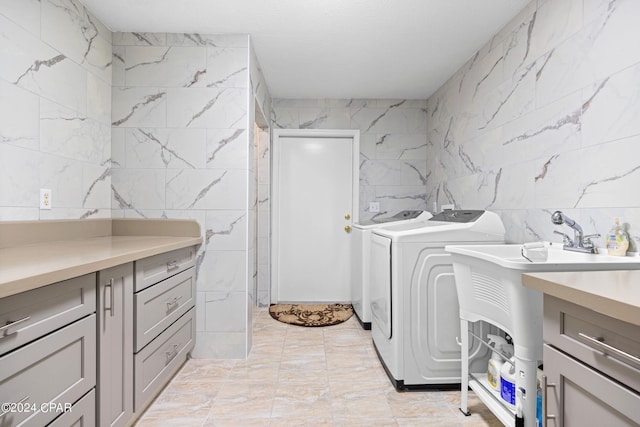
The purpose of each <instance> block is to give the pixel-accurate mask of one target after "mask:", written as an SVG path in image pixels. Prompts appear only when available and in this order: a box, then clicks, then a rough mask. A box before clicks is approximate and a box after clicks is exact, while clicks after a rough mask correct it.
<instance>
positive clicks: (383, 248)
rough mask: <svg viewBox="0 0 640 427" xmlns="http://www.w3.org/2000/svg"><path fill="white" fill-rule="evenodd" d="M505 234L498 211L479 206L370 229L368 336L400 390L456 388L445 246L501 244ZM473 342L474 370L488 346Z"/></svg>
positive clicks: (454, 316) (454, 322) (453, 307)
mask: <svg viewBox="0 0 640 427" xmlns="http://www.w3.org/2000/svg"><path fill="white" fill-rule="evenodd" d="M504 233H505V229H504V225H503V224H502V221H501V220H500V217H499V216H498V215H496V214H495V213H493V212H486V211H478V210H448V211H444V212H440V213H438V214H437V215H435V216H434V217H433V218H431V219H429V220H427V221H422V222H414V223H411V224H402V225H395V226H389V227H387V228H386V229H374V230H372V234H371V288H370V292H371V336H372V338H373V343H374V346H375V348H376V351H377V353H378V357H379V358H380V361H381V362H382V365H383V366H384V368H385V370H386V372H387V375H388V376H389V379H390V380H391V382H392V384H393V385H394V387H395V388H396V389H397V390H408V389H423V388H445V387H447V388H449V387H451V388H453V387H459V385H460V370H461V360H460V358H461V353H460V347H459V345H458V341H457V337H458V336H459V335H460V315H459V306H458V297H457V293H456V285H455V278H454V274H453V266H452V263H451V254H449V253H448V252H446V251H445V250H444V247H445V245H448V244H453V242H455V244H458V245H464V244H489V243H496V244H498V243H504ZM476 333H480V334H482V333H486V332H485V331H482V330H476ZM473 341H474V346H473V348H470V350H469V354H470V359H473V360H474V362H472V364H471V368H470V369H471V372H473V369H474V368H478V371H481V370H486V363H487V358H488V356H489V354H488V350H487V349H486V348H485V347H481V346H479V344H477V340H473Z"/></svg>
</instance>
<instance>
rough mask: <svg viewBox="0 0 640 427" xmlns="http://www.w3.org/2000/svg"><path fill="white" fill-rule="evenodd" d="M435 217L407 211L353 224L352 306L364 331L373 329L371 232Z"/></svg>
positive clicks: (426, 213) (421, 212) (427, 213)
mask: <svg viewBox="0 0 640 427" xmlns="http://www.w3.org/2000/svg"><path fill="white" fill-rule="evenodd" d="M432 216H433V215H431V213H429V212H427V211H417V210H407V211H401V212H398V213H397V214H395V215H393V216H390V217H383V218H375V219H373V220H368V221H362V222H360V223H359V224H353V226H352V232H351V234H352V236H353V241H352V242H351V251H352V252H351V260H352V266H351V304H352V305H353V311H354V312H355V314H356V318H357V319H358V321H359V322H360V325H361V326H362V328H364V329H367V330H368V329H371V309H370V306H371V304H370V300H369V255H370V252H371V245H370V241H371V230H373V229H374V228H386V227H388V226H389V225H398V224H407V223H411V222H416V221H424V220H427V219H429V218H431V217H432Z"/></svg>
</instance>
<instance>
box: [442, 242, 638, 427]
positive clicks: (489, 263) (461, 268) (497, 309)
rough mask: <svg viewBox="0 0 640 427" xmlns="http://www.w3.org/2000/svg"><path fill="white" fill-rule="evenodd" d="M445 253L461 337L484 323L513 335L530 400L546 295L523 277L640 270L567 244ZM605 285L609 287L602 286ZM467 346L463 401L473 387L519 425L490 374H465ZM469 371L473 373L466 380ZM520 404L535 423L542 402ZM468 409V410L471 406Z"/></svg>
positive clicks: (631, 260)
mask: <svg viewBox="0 0 640 427" xmlns="http://www.w3.org/2000/svg"><path fill="white" fill-rule="evenodd" d="M445 250H446V251H447V252H449V253H451V261H452V264H453V271H454V274H455V281H456V291H457V293H458V303H459V307H460V333H461V334H462V336H463V337H464V336H465V335H466V334H467V331H468V330H469V323H470V322H477V321H484V322H489V323H490V324H492V325H495V326H497V327H498V328H500V329H502V330H503V331H505V332H507V333H508V334H509V335H511V337H512V338H513V344H514V359H515V369H516V372H518V376H517V377H516V389H517V390H522V394H523V395H525V396H535V395H536V394H535V393H536V373H537V366H538V364H539V363H540V362H541V361H542V347H543V341H542V294H541V293H540V292H538V291H536V290H534V289H531V288H527V287H525V286H524V285H523V284H522V274H523V273H528V272H540V271H567V272H572V271H587V270H638V269H640V257H616V256H610V255H608V254H606V255H605V254H603V255H600V254H590V253H583V252H573V251H568V250H565V249H563V245H562V244H561V243H549V242H539V243H533V244H526V245H514V244H510V245H473V246H469V245H467V246H465V245H449V246H446V247H445ZM525 256H526V257H525ZM602 286H603V287H605V286H607V284H606V283H602ZM462 344H463V351H462V359H463V381H462V385H461V389H462V393H463V396H462V402H466V393H467V388H468V387H470V388H471V389H473V390H474V391H475V392H476V394H477V395H478V396H479V397H480V399H481V400H482V401H483V402H485V404H487V405H488V406H489V407H490V409H491V410H492V411H493V412H494V413H495V414H496V415H497V416H498V418H499V419H500V420H501V421H502V422H503V423H505V425H513V422H514V415H515V412H514V408H509V407H507V406H505V405H503V404H496V402H501V400H500V398H499V397H496V395H495V392H493V391H492V389H491V388H490V387H489V385H488V383H486V374H480V373H470V372H468V371H464V366H465V362H466V363H468V357H469V356H468V352H465V350H464V348H465V347H468V342H467V341H465V340H464V339H463V341H462ZM465 358H466V360H465ZM465 372H467V373H468V375H467V376H466V377H465V375H464V374H465ZM483 375H484V376H483ZM485 383H486V384H485ZM467 386H468V387H467ZM492 394H493V395H492ZM516 399H517V405H518V406H519V407H521V408H522V410H523V413H524V419H525V420H527V419H529V420H531V419H533V420H535V413H536V412H535V411H536V399H522V398H518V397H517V398H516ZM518 399H519V400H518ZM462 409H463V410H466V409H467V407H466V403H463V405H462ZM527 425H533V424H529V423H527Z"/></svg>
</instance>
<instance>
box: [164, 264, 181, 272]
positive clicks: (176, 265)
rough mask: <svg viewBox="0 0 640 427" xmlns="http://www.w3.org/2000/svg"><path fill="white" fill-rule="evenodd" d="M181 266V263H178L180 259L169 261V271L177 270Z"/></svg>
mask: <svg viewBox="0 0 640 427" xmlns="http://www.w3.org/2000/svg"><path fill="white" fill-rule="evenodd" d="M179 268H180V264H178V261H170V262H168V263H167V273H168V272H170V271H173V270H177V269H179Z"/></svg>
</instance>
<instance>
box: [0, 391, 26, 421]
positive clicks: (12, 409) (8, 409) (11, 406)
mask: <svg viewBox="0 0 640 427" xmlns="http://www.w3.org/2000/svg"><path fill="white" fill-rule="evenodd" d="M29 399H31V396H25V397H23V398H22V399H20V400H19V401H17V402H15V403H13V402H5V403H4V404H3V405H2V407H3V408H6V409H4V410H3V411H2V412H1V413H0V418H2V417H4V416H5V415H7V414H8V413H9V412H16V411H17V410H19V409H18V408H17V407H18V406H19V405H22V404H24V402H26V401H27V400H29ZM20 409H22V408H20ZM21 412H22V411H21Z"/></svg>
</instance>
